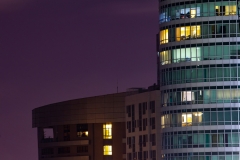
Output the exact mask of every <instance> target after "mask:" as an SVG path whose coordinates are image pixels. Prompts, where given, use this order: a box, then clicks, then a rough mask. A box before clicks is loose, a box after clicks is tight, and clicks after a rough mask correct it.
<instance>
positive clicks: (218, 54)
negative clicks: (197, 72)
mask: <svg viewBox="0 0 240 160" xmlns="http://www.w3.org/2000/svg"><path fill="white" fill-rule="evenodd" d="M220 59H240V46H235V45H230V46H229V45H224V46H202V47H191V48H181V49H180V48H179V49H172V50H166V51H162V52H160V63H161V64H162V65H166V64H171V63H181V62H189V61H202V60H220Z"/></svg>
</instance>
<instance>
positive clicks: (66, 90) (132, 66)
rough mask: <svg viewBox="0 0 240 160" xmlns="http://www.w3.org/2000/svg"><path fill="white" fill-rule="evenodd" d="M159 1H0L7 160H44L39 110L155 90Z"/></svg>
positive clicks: (0, 138)
mask: <svg viewBox="0 0 240 160" xmlns="http://www.w3.org/2000/svg"><path fill="white" fill-rule="evenodd" d="M157 32H158V1H157V0H0V75H1V78H0V159H1V160H37V130H36V128H34V129H33V128H31V125H32V124H31V118H32V117H31V112H32V109H34V108H36V107H39V106H42V105H46V104H50V103H54V102H59V101H65V100H69V99H76V98H81V97H88V96H95V95H101V94H109V93H114V92H116V91H117V82H118V86H119V91H120V92H122V91H126V89H127V88H131V87H147V86H149V85H152V84H153V83H156V79H157V76H156V73H157V69H156V50H155V48H156V46H155V44H156V42H155V37H156V36H155V35H156V33H157Z"/></svg>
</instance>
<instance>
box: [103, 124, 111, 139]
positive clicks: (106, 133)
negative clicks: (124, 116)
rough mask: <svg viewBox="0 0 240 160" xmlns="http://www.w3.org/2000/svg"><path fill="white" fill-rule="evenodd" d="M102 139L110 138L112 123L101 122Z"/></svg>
mask: <svg viewBox="0 0 240 160" xmlns="http://www.w3.org/2000/svg"><path fill="white" fill-rule="evenodd" d="M103 139H112V124H111V123H107V124H103Z"/></svg>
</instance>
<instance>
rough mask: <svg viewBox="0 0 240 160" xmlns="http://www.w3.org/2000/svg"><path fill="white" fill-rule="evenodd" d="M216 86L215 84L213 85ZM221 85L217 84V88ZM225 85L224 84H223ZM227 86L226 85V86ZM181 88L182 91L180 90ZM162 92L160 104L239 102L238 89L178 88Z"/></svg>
mask: <svg viewBox="0 0 240 160" xmlns="http://www.w3.org/2000/svg"><path fill="white" fill-rule="evenodd" d="M214 87H215V88H216V86H214ZM220 87H221V88H222V87H223V86H219V88H220ZM224 87H226V86H224ZM226 88H227V87H226ZM181 90H182V91H181ZM164 92H165V93H162V96H161V97H162V106H163V107H165V106H175V105H189V104H211V103H239V102H240V90H239V89H236V88H231V89H205V88H204V89H200V90H194V89H189V90H188V89H184V88H183V89H179V90H178V91H174V90H165V91H164Z"/></svg>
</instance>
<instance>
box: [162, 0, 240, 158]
mask: <svg viewBox="0 0 240 160" xmlns="http://www.w3.org/2000/svg"><path fill="white" fill-rule="evenodd" d="M159 24H160V25H159V36H158V42H159V48H158V64H159V68H158V71H159V72H158V73H159V75H158V81H159V82H158V83H159V85H160V86H161V87H160V91H161V108H162V111H161V117H160V119H161V131H162V133H161V134H162V135H161V147H162V151H161V159H162V160H189V159H191V160H239V158H240V157H239V143H240V141H239V139H240V124H239V122H240V105H239V103H240V83H239V81H240V79H239V77H240V42H239V40H238V39H239V38H240V25H239V21H238V16H237V2H236V1H229V0H222V1H219V0H218V1H216V0H193V1H183V0H159ZM198 148H202V149H203V150H198ZM204 148H206V149H207V150H204ZM204 151H205V152H204ZM206 151H208V152H206ZM220 151H225V152H220ZM228 151H229V152H228ZM233 151H236V152H233Z"/></svg>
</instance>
